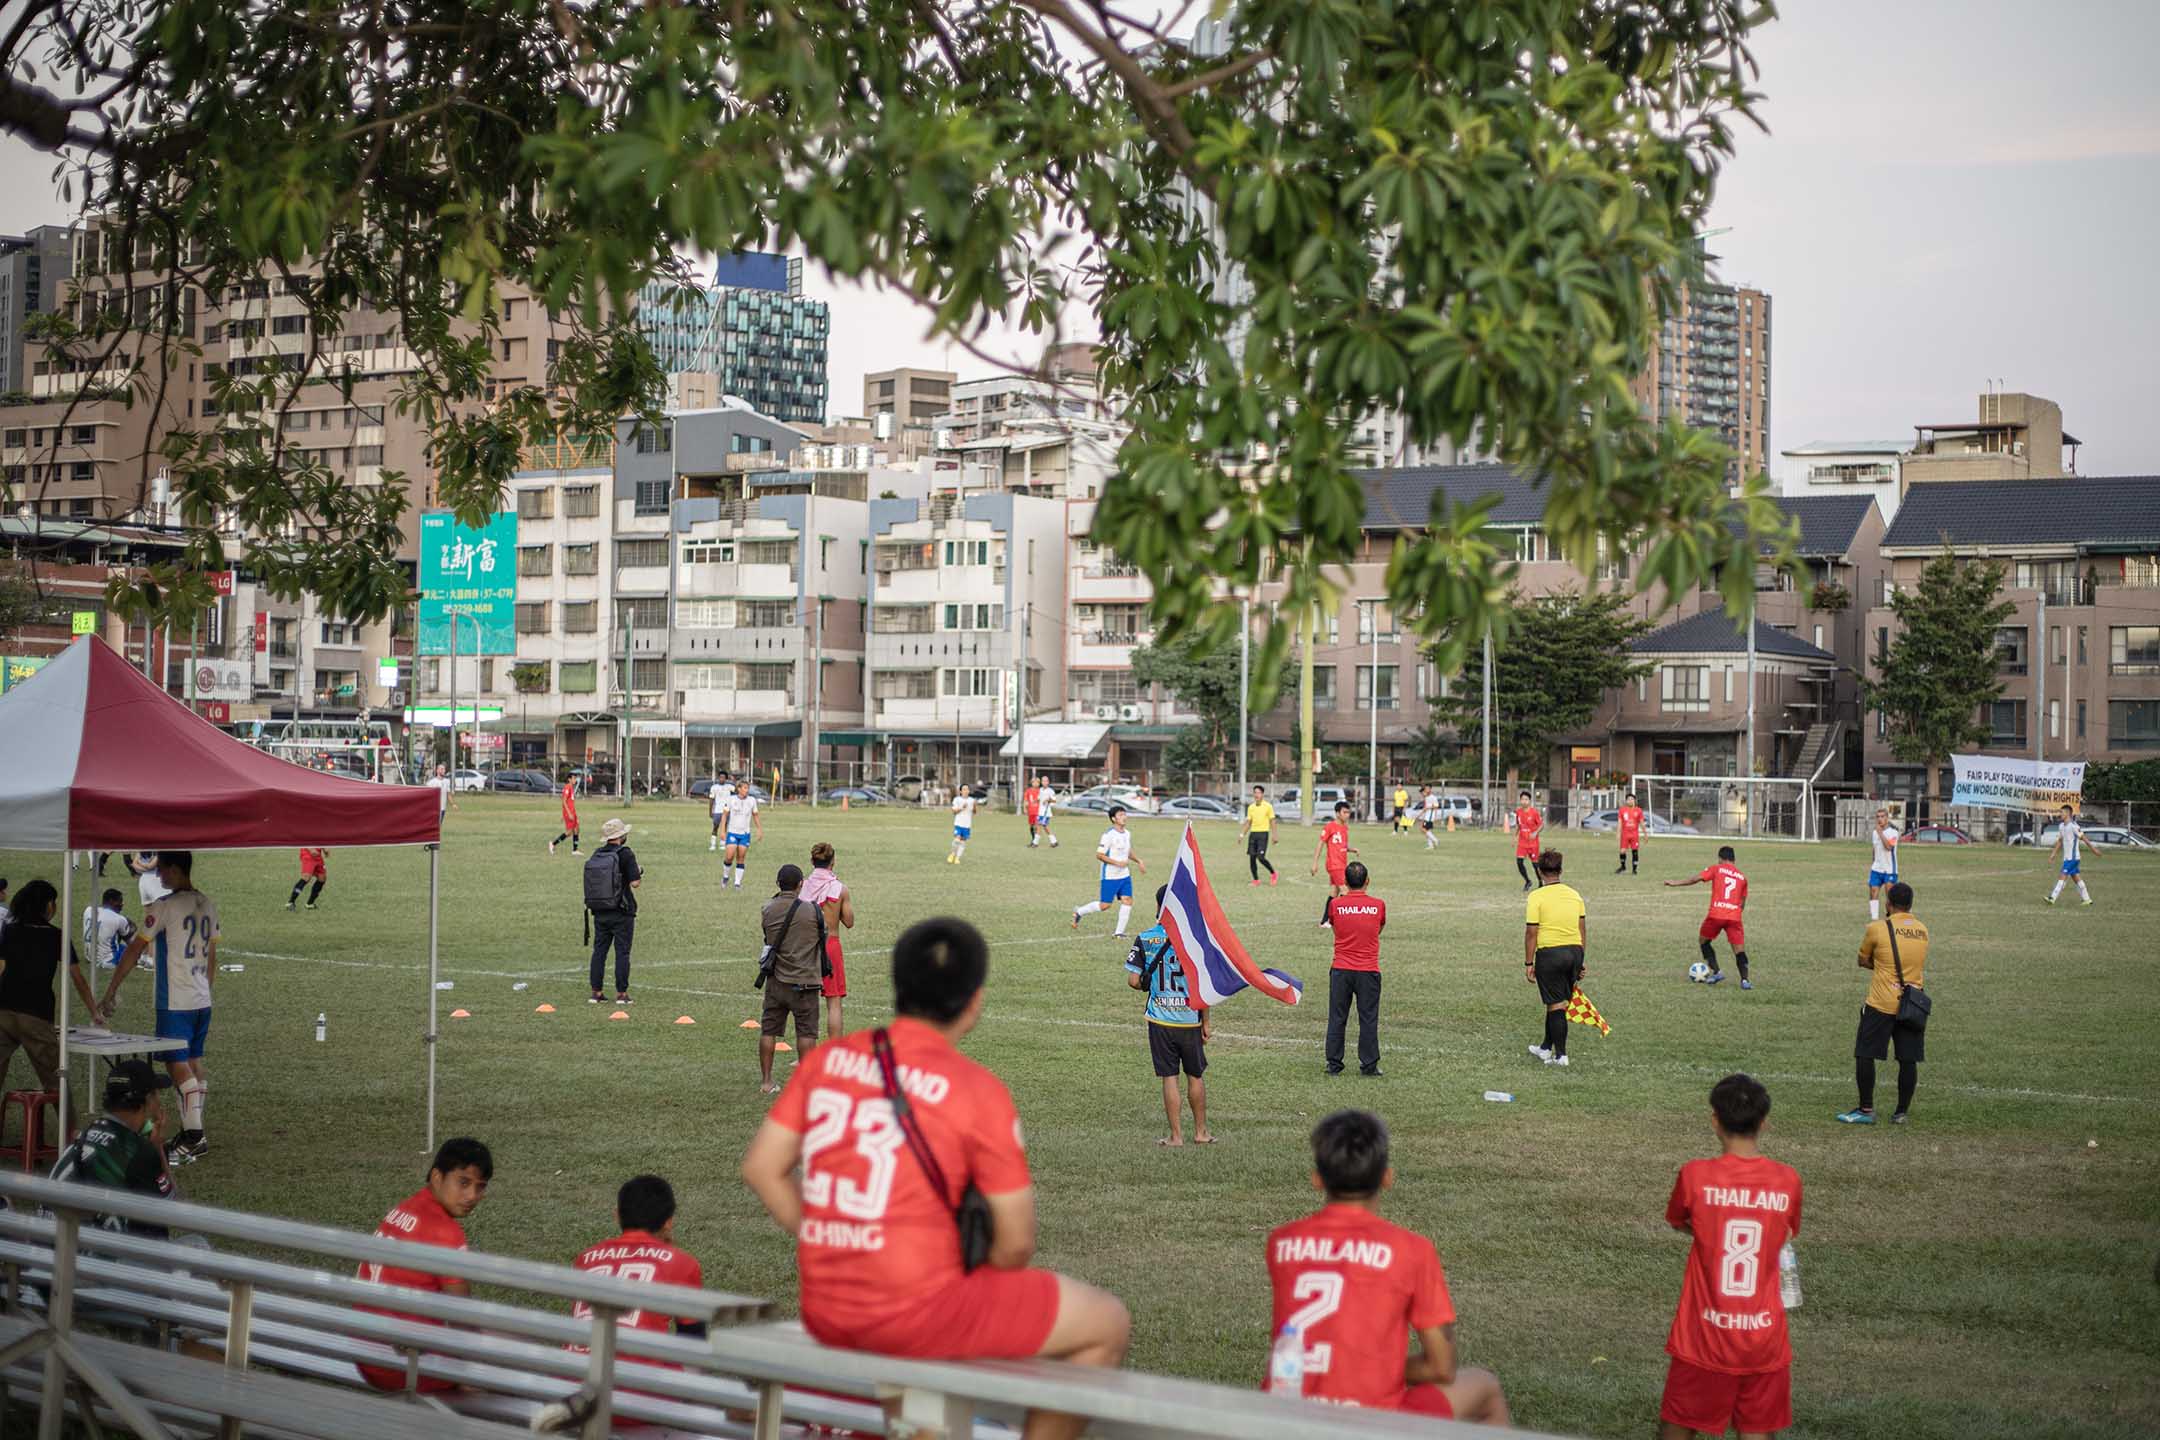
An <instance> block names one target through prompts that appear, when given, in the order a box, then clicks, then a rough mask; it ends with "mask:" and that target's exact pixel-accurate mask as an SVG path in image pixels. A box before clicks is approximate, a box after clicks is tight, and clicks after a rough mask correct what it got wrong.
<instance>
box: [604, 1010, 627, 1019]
mask: <svg viewBox="0 0 2160 1440" xmlns="http://www.w3.org/2000/svg"><path fill="white" fill-rule="evenodd" d="M607 1018H608V1019H610V1020H627V1019H629V1018H630V1012H629V1011H628V1010H617V1011H616V1012H615V1013H614V1014H612V1015H610V1016H608V1017H607Z"/></svg>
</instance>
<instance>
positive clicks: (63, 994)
mask: <svg viewBox="0 0 2160 1440" xmlns="http://www.w3.org/2000/svg"><path fill="white" fill-rule="evenodd" d="M62 859H63V863H62V864H61V866H60V970H59V973H58V974H57V975H55V977H54V979H55V980H56V981H57V983H56V984H55V985H54V986H53V988H54V989H55V990H58V991H59V992H60V1144H61V1145H62V1146H65V1145H66V1144H67V1142H68V1139H69V1136H68V1133H67V1131H68V1115H69V1110H68V1009H69V1006H68V999H69V993H68V992H70V991H71V990H73V989H74V988H75V987H74V986H72V985H70V984H69V983H68V968H67V947H68V945H69V943H70V941H71V937H72V934H73V931H74V927H75V923H76V922H75V921H74V920H73V919H72V918H71V917H72V916H73V915H74V914H75V852H74V851H73V850H68V851H65V852H63V856H62ZM90 963H91V964H92V965H95V964H96V963H97V960H96V957H94V956H93V957H92V958H91V962H90ZM92 973H93V974H95V973H96V972H95V971H93V972H92ZM95 1018H96V1017H94V1016H93V1017H92V1019H93V1021H94V1020H95ZM24 1123H25V1124H27V1123H28V1122H27V1121H25V1122H24Z"/></svg>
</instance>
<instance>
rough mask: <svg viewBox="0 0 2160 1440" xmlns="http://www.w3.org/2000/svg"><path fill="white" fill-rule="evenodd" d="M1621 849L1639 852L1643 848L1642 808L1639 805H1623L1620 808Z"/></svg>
mask: <svg viewBox="0 0 2160 1440" xmlns="http://www.w3.org/2000/svg"><path fill="white" fill-rule="evenodd" d="M1620 848H1621V849H1623V850H1639V849H1641V848H1642V807H1641V806H1639V805H1623V806H1621V807H1620Z"/></svg>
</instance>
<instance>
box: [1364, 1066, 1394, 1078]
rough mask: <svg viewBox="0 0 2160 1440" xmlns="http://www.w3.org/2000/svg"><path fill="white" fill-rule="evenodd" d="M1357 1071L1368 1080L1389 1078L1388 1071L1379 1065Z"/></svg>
mask: <svg viewBox="0 0 2160 1440" xmlns="http://www.w3.org/2000/svg"><path fill="white" fill-rule="evenodd" d="M1357 1073H1358V1074H1359V1075H1361V1076H1363V1077H1364V1078H1365V1079H1367V1080H1384V1079H1386V1078H1387V1072H1386V1071H1384V1070H1382V1069H1381V1068H1380V1067H1379V1066H1377V1065H1375V1066H1373V1068H1372V1069H1370V1070H1360V1071H1358V1072H1357Z"/></svg>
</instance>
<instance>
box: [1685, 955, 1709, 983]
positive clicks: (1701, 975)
mask: <svg viewBox="0 0 2160 1440" xmlns="http://www.w3.org/2000/svg"><path fill="white" fill-rule="evenodd" d="M1687 978H1688V979H1690V980H1693V981H1694V982H1695V983H1696V984H1698V985H1700V984H1702V982H1703V981H1705V980H1707V979H1709V978H1710V967H1709V966H1708V965H1705V964H1703V962H1702V961H1700V960H1697V961H1696V962H1695V963H1694V964H1692V965H1690V966H1688V967H1687Z"/></svg>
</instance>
